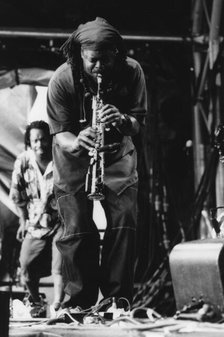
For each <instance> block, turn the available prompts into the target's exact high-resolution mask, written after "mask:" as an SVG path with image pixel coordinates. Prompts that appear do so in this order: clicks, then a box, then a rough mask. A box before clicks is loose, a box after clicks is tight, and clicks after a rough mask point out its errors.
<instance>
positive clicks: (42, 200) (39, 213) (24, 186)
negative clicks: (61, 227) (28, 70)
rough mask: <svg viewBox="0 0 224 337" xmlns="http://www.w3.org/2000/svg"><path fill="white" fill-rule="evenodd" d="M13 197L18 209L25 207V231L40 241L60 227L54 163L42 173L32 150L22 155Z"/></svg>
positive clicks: (11, 194) (18, 161) (15, 169)
mask: <svg viewBox="0 0 224 337" xmlns="http://www.w3.org/2000/svg"><path fill="white" fill-rule="evenodd" d="M10 197H11V199H12V200H13V201H14V203H15V204H16V205H17V206H18V207H26V208H27V211H28V219H27V221H26V230H27V231H28V232H29V233H30V234H31V235H32V236H34V237H38V238H41V237H43V236H44V235H47V234H49V233H50V232H52V231H54V230H55V229H56V227H57V226H58V215H57V214H58V213H57V210H56V201H55V198H54V193H53V164H52V161H51V162H50V163H49V164H48V166H47V168H46V170H45V172H44V174H42V173H41V171H40V169H39V167H38V165H37V162H36V160H35V156H34V153H33V151H32V150H27V151H24V152H23V153H21V154H20V155H19V156H18V157H17V159H16V161H15V163H14V170H13V173H12V181H11V189H10Z"/></svg>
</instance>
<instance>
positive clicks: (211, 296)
mask: <svg viewBox="0 0 224 337" xmlns="http://www.w3.org/2000/svg"><path fill="white" fill-rule="evenodd" d="M169 263H170V272H171V278H172V283H173V289H174V296H175V301H176V307H177V310H182V309H183V307H184V306H188V305H192V304H193V303H197V302H200V301H203V302H204V303H208V304H211V305H213V306H215V307H217V308H218V309H219V310H220V311H221V312H223V311H224V239H203V240H194V241H188V242H184V243H180V244H177V245H176V246H174V248H173V249H172V251H171V253H170V256H169Z"/></svg>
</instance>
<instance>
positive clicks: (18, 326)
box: [9, 318, 224, 337]
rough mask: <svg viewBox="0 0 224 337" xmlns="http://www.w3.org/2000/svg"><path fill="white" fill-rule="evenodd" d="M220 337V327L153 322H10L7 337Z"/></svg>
mask: <svg viewBox="0 0 224 337" xmlns="http://www.w3.org/2000/svg"><path fill="white" fill-rule="evenodd" d="M161 336H163V337H168V336H169V337H175V336H181V337H223V336H224V324H223V323H222V324H217V323H203V322H193V321H190V320H189V321H188V320H186V321H185V320H183V321H181V320H180V321H179V320H176V319H173V318H167V319H161V320H157V321H156V322H154V323H152V322H148V321H145V322H139V323H138V322H134V321H133V322H132V321H131V320H126V319H120V320H117V321H116V320H114V321H112V322H111V324H110V323H109V324H108V325H99V324H83V325H81V324H80V325H77V324H74V323H70V324H66V323H57V324H55V325H48V324H46V320H44V319H42V320H36V321H34V320H32V321H31V320H30V321H26V322H25V321H22V322H19V321H10V325H9V337H161Z"/></svg>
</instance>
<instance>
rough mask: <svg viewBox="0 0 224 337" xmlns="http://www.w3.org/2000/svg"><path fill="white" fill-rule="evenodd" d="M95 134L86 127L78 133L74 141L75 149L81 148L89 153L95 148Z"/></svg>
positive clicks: (90, 128) (91, 129)
mask: <svg viewBox="0 0 224 337" xmlns="http://www.w3.org/2000/svg"><path fill="white" fill-rule="evenodd" d="M95 136H96V132H95V130H94V129H93V128H92V127H88V128H86V129H84V130H82V131H80V133H79V135H78V136H77V138H76V139H75V143H76V144H75V146H74V147H75V148H76V149H77V150H80V149H81V148H83V149H86V150H88V151H90V150H91V149H93V148H94V146H95V142H94V139H95Z"/></svg>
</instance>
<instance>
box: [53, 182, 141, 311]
mask: <svg viewBox="0 0 224 337" xmlns="http://www.w3.org/2000/svg"><path fill="white" fill-rule="evenodd" d="M56 195H57V204H58V209H59V213H60V216H61V218H62V220H63V224H64V233H63V236H62V238H61V239H60V240H59V241H58V243H57V246H58V249H59V250H60V252H61V254H62V256H63V275H64V282H65V292H66V293H67V294H68V295H70V297H71V300H72V304H73V305H74V306H76V305H79V306H81V307H82V308H88V307H90V306H92V305H94V304H95V303H96V301H97V299H98V291H99V288H100V290H101V292H102V295H103V296H104V298H107V297H111V296H116V297H125V298H127V299H128V300H129V301H130V302H131V301H132V295H133V279H134V260H135V236H136V235H135V234H136V221H137V220H136V214H137V209H136V208H137V203H136V198H137V185H136V184H135V185H133V186H130V187H128V188H126V189H125V191H124V192H122V194H120V195H117V194H115V193H114V192H113V191H111V190H109V189H106V190H105V200H103V201H101V204H102V207H103V209H104V211H105V216H106V220H107V227H106V230H105V234H104V238H103V243H102V250H101V262H100V264H99V251H100V237H99V233H98V229H97V227H96V225H95V223H94V221H93V219H92V213H93V202H92V201H90V200H88V198H87V195H86V193H85V192H84V191H82V190H81V191H79V192H78V193H76V194H75V195H72V194H66V193H64V192H62V191H60V190H56Z"/></svg>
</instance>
